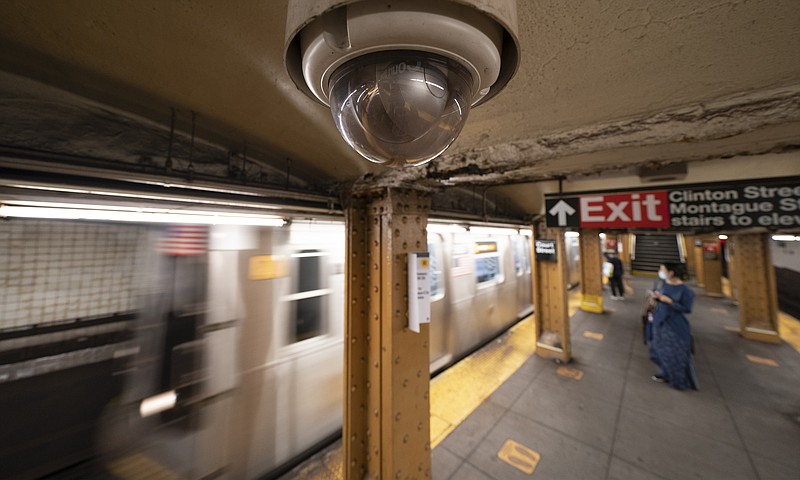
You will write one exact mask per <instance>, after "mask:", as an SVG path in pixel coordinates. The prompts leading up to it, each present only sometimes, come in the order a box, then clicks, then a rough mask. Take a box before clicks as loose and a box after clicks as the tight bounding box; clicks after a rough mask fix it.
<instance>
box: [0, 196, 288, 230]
mask: <svg viewBox="0 0 800 480" xmlns="http://www.w3.org/2000/svg"><path fill="white" fill-rule="evenodd" d="M17 203H20V204H19V205H7V204H2V205H0V217H23V218H48V219H57V220H96V221H109V222H137V223H188V224H195V225H252V226H264V227H280V226H283V224H284V223H285V222H284V220H283V219H282V218H280V217H276V216H273V215H253V214H244V213H231V212H210V211H195V210H171V209H164V208H137V207H122V206H106V205H82V204H65V203H49V202H17Z"/></svg>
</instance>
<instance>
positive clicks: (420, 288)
mask: <svg viewBox="0 0 800 480" xmlns="http://www.w3.org/2000/svg"><path fill="white" fill-rule="evenodd" d="M430 267H431V259H430V254H428V253H427V252H421V253H409V254H408V329H409V330H411V331H412V332H416V333H419V326H420V325H421V324H423V323H430V322H431V278H430V269H431V268H430Z"/></svg>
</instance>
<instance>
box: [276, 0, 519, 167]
mask: <svg viewBox="0 0 800 480" xmlns="http://www.w3.org/2000/svg"><path fill="white" fill-rule="evenodd" d="M474 1H475V3H480V4H481V5H483V4H486V3H487V2H486V0H482V1H480V2H478V1H477V0H474ZM326 3H328V4H330V5H325V4H326ZM345 3H346V4H345V5H343V6H342V2H341V1H336V0H328V2H320V1H319V0H316V1H315V0H299V1H293V2H290V5H289V15H288V17H287V52H286V66H287V69H288V71H289V74H290V76H291V77H292V79H293V80H294V82H295V84H296V85H297V86H298V87H299V88H300V89H301V90H302V91H303V92H305V93H306V94H307V95H308V96H309V97H311V98H313V99H315V100H317V101H318V102H320V103H322V104H324V105H327V106H329V107H330V108H331V113H332V115H333V120H334V123H335V124H336V127H337V128H338V129H339V132H340V133H341V135H342V137H343V138H344V140H345V141H346V142H347V143H348V144H349V145H350V146H351V147H352V148H353V149H355V150H356V151H357V152H358V153H359V154H361V155H362V156H364V157H365V158H366V159H367V160H370V161H372V162H375V163H379V164H384V165H387V166H404V165H422V164H424V163H427V162H429V161H430V160H432V159H434V158H435V157H437V156H439V155H441V154H442V153H443V152H444V151H445V150H446V149H447V148H448V147H449V146H450V145H451V144H452V143H453V142H454V141H455V139H456V138H457V137H458V134H459V133H460V132H461V129H462V128H463V126H464V123H465V122H466V120H467V117H468V116H469V111H470V108H471V107H472V106H475V105H477V104H479V103H481V102H483V101H486V100H487V99H488V98H490V97H492V96H494V95H495V94H496V93H497V92H498V91H499V90H500V89H501V88H502V87H503V86H505V84H506V83H507V82H508V80H510V78H511V76H513V74H514V72H515V70H516V66H517V63H518V56H519V54H518V49H517V43H516V40H515V38H514V36H513V34H512V33H511V31H510V29H509V27H507V25H510V24H513V25H515V21H514V20H515V19H514V18H513V17H514V12H515V4H514V2H513V0H493V1H490V2H489V4H490V5H494V7H493V8H492V7H486V6H481V7H480V8H481V9H488V11H486V10H481V9H479V7H478V6H475V5H469V4H470V3H472V2H469V1H466V0H463V1H458V2H456V1H449V0H448V1H441V0H440V1H436V2H430V1H421V0H401V1H374V0H361V1H351V2H349V3H348V2H345ZM328 7H330V8H328ZM293 27H295V28H293Z"/></svg>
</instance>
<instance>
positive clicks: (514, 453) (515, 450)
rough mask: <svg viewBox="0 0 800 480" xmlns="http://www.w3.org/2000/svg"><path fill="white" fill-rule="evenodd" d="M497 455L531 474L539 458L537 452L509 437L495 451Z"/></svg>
mask: <svg viewBox="0 0 800 480" xmlns="http://www.w3.org/2000/svg"><path fill="white" fill-rule="evenodd" d="M497 457H498V458H499V459H500V460H502V461H504V462H506V463H507V464H509V465H511V466H512V467H514V468H516V469H517V470H519V471H521V472H523V473H527V474H528V475H531V474H533V471H534V470H536V466H537V465H538V464H539V459H540V458H541V457H540V456H539V454H538V453H537V452H534V451H533V450H531V449H530V448H528V447H526V446H525V445H522V444H521V443H517V442H515V441H514V440H511V439H509V440H506V443H504V444H503V446H502V447H501V448H500V451H499V452H497Z"/></svg>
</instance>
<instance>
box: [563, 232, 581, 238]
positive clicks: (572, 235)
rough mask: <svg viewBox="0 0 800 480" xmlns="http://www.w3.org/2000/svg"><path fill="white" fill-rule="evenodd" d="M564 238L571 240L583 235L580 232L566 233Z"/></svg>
mask: <svg viewBox="0 0 800 480" xmlns="http://www.w3.org/2000/svg"><path fill="white" fill-rule="evenodd" d="M564 236H565V237H567V238H569V237H580V236H581V233H580V232H564Z"/></svg>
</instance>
